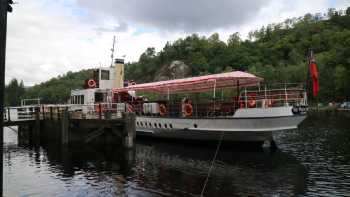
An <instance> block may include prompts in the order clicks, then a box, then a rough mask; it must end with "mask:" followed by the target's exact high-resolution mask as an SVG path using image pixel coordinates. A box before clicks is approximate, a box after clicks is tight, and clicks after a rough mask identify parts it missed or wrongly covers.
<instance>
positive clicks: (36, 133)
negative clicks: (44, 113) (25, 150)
mask: <svg viewBox="0 0 350 197" xmlns="http://www.w3.org/2000/svg"><path fill="white" fill-rule="evenodd" d="M33 124H34V125H33V127H32V132H33V135H32V141H33V142H34V143H35V144H40V130H41V127H40V111H39V110H36V111H35V122H34V123H33Z"/></svg>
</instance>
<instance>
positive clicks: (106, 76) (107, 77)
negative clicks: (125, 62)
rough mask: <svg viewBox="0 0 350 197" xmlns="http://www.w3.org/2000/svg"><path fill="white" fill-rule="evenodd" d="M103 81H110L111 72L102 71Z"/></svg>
mask: <svg viewBox="0 0 350 197" xmlns="http://www.w3.org/2000/svg"><path fill="white" fill-rule="evenodd" d="M101 80H109V70H101Z"/></svg>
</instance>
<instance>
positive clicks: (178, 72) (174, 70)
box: [154, 60, 192, 81]
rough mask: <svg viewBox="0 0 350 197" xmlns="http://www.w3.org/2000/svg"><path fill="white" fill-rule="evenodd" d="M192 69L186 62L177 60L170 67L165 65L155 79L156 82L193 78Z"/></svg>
mask: <svg viewBox="0 0 350 197" xmlns="http://www.w3.org/2000/svg"><path fill="white" fill-rule="evenodd" d="M191 74H192V72H191V68H190V67H189V66H188V65H186V64H185V63H184V62H182V61H179V60H175V61H172V62H171V64H170V65H164V66H163V67H162V68H161V69H160V70H159V71H158V72H157V73H156V74H155V77H154V81H165V80H171V79H181V78H185V77H189V76H191Z"/></svg>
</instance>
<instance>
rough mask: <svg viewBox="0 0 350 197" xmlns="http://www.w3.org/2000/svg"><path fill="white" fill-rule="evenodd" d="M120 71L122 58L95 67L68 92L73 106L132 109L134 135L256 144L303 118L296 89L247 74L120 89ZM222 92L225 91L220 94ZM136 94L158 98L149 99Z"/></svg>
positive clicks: (90, 109)
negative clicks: (79, 85)
mask: <svg viewBox="0 0 350 197" xmlns="http://www.w3.org/2000/svg"><path fill="white" fill-rule="evenodd" d="M123 70H124V64H123V60H119V59H117V60H116V64H115V67H110V68H101V69H99V70H98V71H96V74H95V75H94V76H95V77H94V78H93V79H90V80H87V87H88V88H87V89H84V90H73V91H72V93H71V95H72V97H71V103H72V104H78V105H77V108H76V110H83V111H86V113H87V114H96V113H101V112H102V111H103V112H108V111H112V110H117V111H120V110H124V111H129V112H135V113H136V115H137V119H136V128H137V134H138V135H146V136H152V137H162V138H175V139H192V140H217V139H219V138H220V136H221V134H224V138H223V139H224V140H226V141H258V142H262V141H265V140H271V139H272V131H275V130H287V129H294V128H297V126H298V124H299V123H300V122H301V121H303V120H304V119H305V116H306V110H307V98H306V93H305V91H304V90H303V89H302V88H300V87H287V86H284V87H283V88H276V89H268V88H266V86H265V88H260V83H261V82H262V80H263V79H262V78H260V77H256V76H254V75H252V74H249V73H245V72H241V71H235V72H229V73H221V74H214V75H207V76H200V77H190V78H185V79H176V80H169V81H160V82H153V83H145V84H131V85H130V86H127V87H124V81H123V78H124V76H123ZM252 87H257V88H258V89H257V90H255V89H252ZM243 88H244V89H243ZM219 91H221V93H222V97H221V98H220V99H218V98H217V94H218V92H219ZM225 91H226V92H229V93H227V94H230V95H229V96H226V97H224V96H223V94H224V92H225ZM136 92H137V93H139V92H146V93H151V94H152V95H153V97H154V96H155V95H158V97H157V99H154V100H153V101H149V100H148V99H147V98H146V97H144V96H136ZM233 94H235V96H234V95H233ZM201 97H202V98H201ZM225 98H226V100H225ZM82 105H91V106H85V107H84V106H83V107H82ZM90 112H91V113H90Z"/></svg>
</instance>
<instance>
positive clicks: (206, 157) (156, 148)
mask: <svg viewBox="0 0 350 197" xmlns="http://www.w3.org/2000/svg"><path fill="white" fill-rule="evenodd" d="M151 144H152V145H150V144H137V146H136V171H135V173H136V174H135V177H136V178H137V179H138V182H139V184H140V186H142V187H145V188H152V187H157V188H158V190H159V189H161V190H162V192H165V193H174V192H178V195H179V196H181V195H186V196H195V195H198V194H199V193H200V192H201V189H202V186H203V183H204V180H205V177H206V175H207V172H208V169H209V167H210V162H211V159H212V158H211V157H212V156H213V154H214V152H215V149H209V148H204V149H203V147H196V146H176V145H171V144H165V143H155V142H152V143H151ZM208 153H209V154H208ZM210 153H212V154H210ZM305 177H306V169H305V168H304V167H303V166H302V165H301V164H300V163H299V162H298V161H297V160H296V159H295V158H294V157H292V156H290V155H287V154H285V153H283V152H280V151H277V152H275V153H274V154H268V153H264V154H262V153H261V152H232V150H221V151H220V152H219V155H218V161H217V162H216V163H215V167H214V168H213V170H212V173H211V176H210V179H209V183H208V187H207V189H206V193H205V195H206V196H235V195H237V196H248V195H250V196H279V195H282V196H283V195H286V196H294V195H297V194H301V193H303V192H304V191H305V188H306V182H305ZM181 192H183V193H181Z"/></svg>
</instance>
